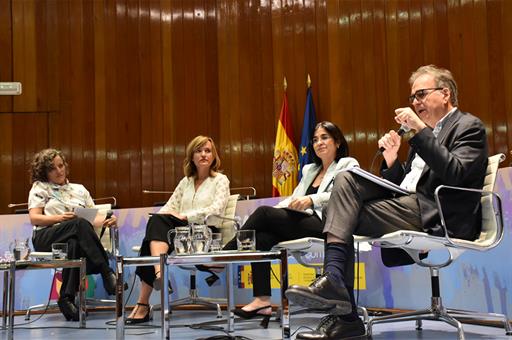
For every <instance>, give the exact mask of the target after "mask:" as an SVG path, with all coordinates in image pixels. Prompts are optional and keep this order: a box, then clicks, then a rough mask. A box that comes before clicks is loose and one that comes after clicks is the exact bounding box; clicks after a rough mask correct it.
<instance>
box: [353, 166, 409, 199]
mask: <svg viewBox="0 0 512 340" xmlns="http://www.w3.org/2000/svg"><path fill="white" fill-rule="evenodd" d="M347 171H350V172H352V173H355V174H357V175H359V176H361V177H364V178H366V179H367V180H369V181H372V182H373V183H375V184H378V185H380V186H381V187H383V188H386V189H389V190H391V191H394V192H396V193H399V194H402V195H409V194H411V192H410V191H407V190H405V189H404V188H402V187H400V186H399V185H396V184H395V183H393V182H390V181H388V180H387V179H384V178H381V177H379V176H376V175H374V174H372V173H371V172H368V171H366V170H363V169H361V168H360V167H358V166H354V167H352V168H349V169H347Z"/></svg>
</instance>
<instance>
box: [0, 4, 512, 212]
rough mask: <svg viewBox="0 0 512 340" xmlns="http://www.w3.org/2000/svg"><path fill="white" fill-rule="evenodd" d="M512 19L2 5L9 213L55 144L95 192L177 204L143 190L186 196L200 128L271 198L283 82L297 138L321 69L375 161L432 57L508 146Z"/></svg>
mask: <svg viewBox="0 0 512 340" xmlns="http://www.w3.org/2000/svg"><path fill="white" fill-rule="evenodd" d="M511 18H512V2H511V1H502V0H422V1H416V0H375V1H366V0H332V1H331V0H256V1H248V0H236V1H232V0H211V1H210V0H190V1H189V0H172V1H170V0H148V1H141V0H96V1H88V0H73V1H70V0H62V1H61V0H24V1H14V0H0V81H22V83H23V90H24V91H23V94H22V95H21V96H17V97H0V133H1V135H2V143H1V145H0V151H1V155H0V171H1V174H2V177H3V178H4V179H5V183H2V187H1V188H0V212H2V213H5V212H9V210H8V209H7V208H6V205H7V203H9V202H13V201H24V200H26V196H27V192H28V190H29V183H28V180H27V170H28V166H29V165H28V163H29V161H30V158H31V157H32V155H33V153H34V152H36V151H37V150H39V149H41V148H44V147H48V146H51V147H57V148H60V149H62V150H63V151H64V153H65V154H66V155H67V156H68V158H69V161H70V164H71V167H72V168H71V180H73V181H75V182H80V183H83V184H85V185H86V186H87V187H88V188H89V190H90V191H91V192H92V193H93V195H94V196H110V195H114V196H116V197H117V198H118V202H119V205H120V206H122V207H133V206H140V205H150V204H152V202H154V201H162V200H165V199H167V197H168V195H159V196H158V195H157V196H151V195H142V189H150V190H173V189H174V187H175V185H176V184H177V181H178V180H179V179H180V178H181V176H182V160H183V157H184V154H185V147H186V145H187V143H188V142H189V141H190V139H191V138H192V137H194V136H196V135H198V134H207V135H210V136H212V137H213V138H214V139H215V141H216V143H217V145H218V148H219V151H220V154H221V157H222V163H223V166H222V168H223V169H224V172H225V173H226V174H227V175H228V176H229V177H230V180H231V185H232V186H233V187H240V186H248V185H253V186H255V187H256V188H257V190H258V196H260V197H264V196H269V195H270V193H271V182H272V178H271V172H272V155H273V146H274V141H275V132H276V126H277V120H278V117H279V112H280V108H281V105H282V99H283V85H282V83H283V77H285V76H286V78H287V81H288V88H287V94H288V100H289V110H290V114H291V119H292V125H293V128H294V135H295V140H296V142H298V141H299V139H300V134H301V128H302V122H303V113H304V104H305V99H306V98H305V94H306V77H307V74H310V75H311V79H312V92H313V98H314V103H315V107H316V109H317V119H318V120H319V121H320V120H331V121H333V122H335V123H336V124H338V125H339V126H340V127H341V128H342V130H343V131H344V133H345V135H346V137H347V140H348V141H349V145H350V153H351V155H352V156H354V157H356V158H357V159H359V161H360V163H361V164H362V166H363V167H369V166H370V163H371V161H372V159H373V156H374V154H375V150H376V142H377V140H378V138H379V137H380V136H381V135H382V134H383V133H385V132H386V131H388V130H389V129H396V128H397V126H396V124H395V123H394V120H393V114H394V109H395V108H397V107H402V106H405V105H408V103H407V96H408V95H409V84H408V78H409V75H410V73H411V72H412V71H414V70H415V69H416V68H417V67H419V66H420V65H422V64H431V63H433V64H437V65H440V66H443V67H446V68H449V69H450V70H452V72H453V74H454V76H455V78H456V80H457V81H458V84H459V90H460V93H459V102H460V105H459V106H460V108H461V109H463V110H466V111H469V112H472V113H474V114H476V115H478V116H479V117H481V118H482V120H483V121H484V123H485V125H486V127H487V130H488V138H489V143H490V146H491V152H507V151H508V150H509V149H510V146H511V144H512V131H511V129H509V127H510V126H512V96H510V93H512V47H511V45H510V44H509V42H508V40H509V39H508V36H509V32H511V31H512V19H511ZM468 23H470V24H468ZM26 136H30V138H26ZM405 149H406V148H404V149H403V150H401V153H402V154H405ZM507 163H510V158H509V161H508V162H507Z"/></svg>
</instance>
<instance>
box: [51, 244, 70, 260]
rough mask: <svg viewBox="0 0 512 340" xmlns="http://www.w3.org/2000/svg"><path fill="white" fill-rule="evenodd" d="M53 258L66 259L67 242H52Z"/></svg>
mask: <svg viewBox="0 0 512 340" xmlns="http://www.w3.org/2000/svg"><path fill="white" fill-rule="evenodd" d="M52 258H53V259H54V260H65V259H67V258H68V244H67V243H52Z"/></svg>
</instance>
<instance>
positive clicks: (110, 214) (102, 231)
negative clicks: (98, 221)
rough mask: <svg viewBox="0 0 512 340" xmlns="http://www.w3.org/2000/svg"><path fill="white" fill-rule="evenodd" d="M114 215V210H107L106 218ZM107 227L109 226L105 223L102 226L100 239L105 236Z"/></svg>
mask: <svg viewBox="0 0 512 340" xmlns="http://www.w3.org/2000/svg"><path fill="white" fill-rule="evenodd" d="M112 215H114V212H113V211H112V210H109V211H107V216H105V220H108V219H109V218H111V217H112ZM105 229H107V227H106V226H105V225H103V226H102V227H101V232H100V240H101V238H102V237H103V234H105Z"/></svg>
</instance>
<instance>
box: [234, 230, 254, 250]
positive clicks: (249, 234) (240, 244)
mask: <svg viewBox="0 0 512 340" xmlns="http://www.w3.org/2000/svg"><path fill="white" fill-rule="evenodd" d="M236 245H237V248H238V251H255V250H256V232H255V231H254V230H239V231H237V232H236Z"/></svg>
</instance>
